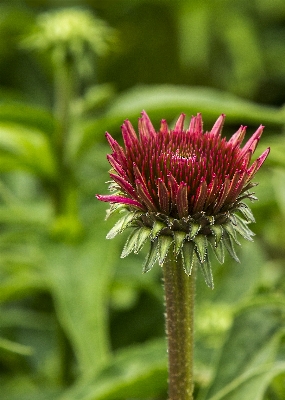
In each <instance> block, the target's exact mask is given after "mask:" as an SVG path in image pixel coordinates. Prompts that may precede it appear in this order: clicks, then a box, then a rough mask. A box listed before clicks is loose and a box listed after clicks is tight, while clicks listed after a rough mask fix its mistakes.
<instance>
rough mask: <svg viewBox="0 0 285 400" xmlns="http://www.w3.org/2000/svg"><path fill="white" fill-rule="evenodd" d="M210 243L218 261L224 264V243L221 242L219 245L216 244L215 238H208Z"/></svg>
mask: <svg viewBox="0 0 285 400" xmlns="http://www.w3.org/2000/svg"><path fill="white" fill-rule="evenodd" d="M208 242H209V243H210V244H211V247H212V249H213V252H214V254H215V256H216V259H217V260H218V261H219V263H220V264H223V263H224V261H225V251H224V246H223V242H222V241H220V242H219V243H217V244H216V242H215V238H214V236H208Z"/></svg>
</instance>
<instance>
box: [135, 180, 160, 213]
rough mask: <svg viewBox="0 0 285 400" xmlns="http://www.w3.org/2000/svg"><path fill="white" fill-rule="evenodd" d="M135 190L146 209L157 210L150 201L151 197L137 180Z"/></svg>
mask: <svg viewBox="0 0 285 400" xmlns="http://www.w3.org/2000/svg"><path fill="white" fill-rule="evenodd" d="M136 191H137V194H138V197H139V198H140V200H141V201H142V202H143V203H144V204H145V206H146V208H147V209H148V210H151V211H155V212H157V211H158V210H157V208H156V206H155V204H154V203H153V201H152V198H151V196H150V194H149V192H148V190H147V188H146V187H145V185H144V184H143V183H142V182H140V181H139V180H136Z"/></svg>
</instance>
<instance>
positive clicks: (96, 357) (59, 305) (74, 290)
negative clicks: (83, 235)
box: [42, 224, 117, 377]
mask: <svg viewBox="0 0 285 400" xmlns="http://www.w3.org/2000/svg"><path fill="white" fill-rule="evenodd" d="M98 230H99V231H100V226H99V225H98V224H97V225H96V227H95V229H94V230H93V231H91V232H90V237H89V238H88V240H86V241H85V242H84V243H83V244H78V245H73V246H72V245H67V244H64V243H62V244H61V243H58V244H57V243H53V242H51V243H50V244H48V243H45V244H44V252H45V254H46V264H45V265H43V267H42V268H43V271H44V272H45V273H46V280H47V283H48V285H49V288H50V292H51V295H52V297H53V300H54V303H55V309H56V312H57V317H58V319H59V322H60V324H61V326H62V328H63V329H64V331H65V333H66V335H67V337H68V339H69V341H70V343H71V346H72V348H73V351H74V353H75V356H76V358H77V361H78V365H79V370H80V371H81V374H83V376H85V377H86V376H88V375H92V376H94V374H95V373H96V371H98V370H99V369H100V367H101V366H102V365H103V364H104V363H105V362H106V361H107V360H108V357H109V355H110V353H109V351H110V349H109V341H108V337H109V334H108V330H109V327H108V321H107V308H108V296H109V293H108V290H109V286H110V281H111V279H112V277H113V267H114V262H113V260H114V258H115V257H116V256H117V250H116V248H115V247H114V245H113V243H115V242H111V241H106V240H105V239H103V240H100V238H99V237H98ZM95 237H96V238H97V239H96V240H94V238H95Z"/></svg>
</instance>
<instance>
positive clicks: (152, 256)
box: [143, 239, 159, 273]
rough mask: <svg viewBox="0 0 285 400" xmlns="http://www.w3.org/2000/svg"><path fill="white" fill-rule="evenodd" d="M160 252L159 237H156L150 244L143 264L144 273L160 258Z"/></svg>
mask: <svg viewBox="0 0 285 400" xmlns="http://www.w3.org/2000/svg"><path fill="white" fill-rule="evenodd" d="M158 254H159V249H158V239H155V240H153V241H152V242H151V244H150V250H149V253H148V255H147V256H146V259H145V262H144V264H143V273H146V272H148V271H150V270H151V269H152V267H153V266H154V264H155V262H156V260H157V258H158Z"/></svg>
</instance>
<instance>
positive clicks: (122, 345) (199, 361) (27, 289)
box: [0, 0, 285, 400]
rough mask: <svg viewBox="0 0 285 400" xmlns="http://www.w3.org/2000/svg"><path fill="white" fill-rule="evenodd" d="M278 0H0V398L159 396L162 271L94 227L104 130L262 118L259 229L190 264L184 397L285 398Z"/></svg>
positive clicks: (162, 387)
mask: <svg viewBox="0 0 285 400" xmlns="http://www.w3.org/2000/svg"><path fill="white" fill-rule="evenodd" d="M284 103H285V2H284V1H283V0H254V1H248V0H212V1H207V0H196V1H189V0H178V1H171V0H94V1H91V0H89V1H88V0H82V1H80V0H77V1H68V0H66V1H62V0H59V1H56V0H53V1H52V0H34V1H33V0H30V1H28V0H26V1H24V0H22V1H21V0H18V1H11V0H9V1H3V0H2V1H1V3H0V173H1V175H0V225H1V229H0V388H1V389H0V392H1V394H0V397H1V400H33V399H34V400H120V399H121V400H126V399H129V400H131V399H132V400H134V399H149V400H151V399H154V400H163V399H166V398H167V359H166V341H165V337H164V305H163V287H162V276H161V270H160V268H159V267H158V266H156V267H155V268H153V270H152V271H151V272H150V273H148V274H146V275H142V270H141V265H142V262H143V259H144V255H145V254H146V251H147V249H145V252H144V254H142V255H137V256H132V255H130V256H128V257H127V258H125V259H120V252H121V250H122V247H123V244H124V240H125V239H126V236H124V235H122V237H120V236H118V237H117V238H116V239H114V240H111V241H109V240H106V239H105V237H106V234H107V232H108V230H109V229H110V228H111V227H112V225H113V224H114V223H115V221H116V218H115V217H111V218H110V219H108V220H107V221H105V220H104V219H105V213H106V208H107V206H106V204H103V203H100V202H98V201H97V200H95V197H94V195H95V193H102V194H103V193H107V184H106V181H107V180H108V170H109V165H108V163H107V161H106V154H107V153H108V152H110V149H109V148H108V146H107V145H106V141H105V137H104V133H105V131H106V130H107V131H109V132H110V133H111V134H112V135H113V136H114V137H116V138H117V139H118V140H119V141H120V126H121V124H122V122H123V120H124V119H126V118H128V119H130V120H131V121H132V123H133V124H134V126H135V127H136V126H137V118H138V117H139V116H140V112H141V111H142V110H143V109H145V110H146V111H147V113H148V114H149V116H150V117H151V119H152V120H153V123H154V125H155V127H156V128H158V127H159V121H160V120H161V119H163V118H166V119H167V120H168V121H169V123H170V124H171V123H173V121H174V120H175V118H177V117H178V116H179V114H180V113H181V112H184V113H186V114H187V118H188V119H189V118H190V117H191V115H195V114H196V113H197V112H201V113H202V115H203V119H204V128H205V130H206V129H210V127H211V126H212V125H213V123H214V122H215V120H216V118H217V117H218V116H219V115H220V114H221V113H225V114H226V115H227V119H226V124H225V127H224V133H225V135H231V134H233V133H234V132H235V131H236V130H237V129H238V127H239V126H240V125H247V126H248V135H250V134H252V133H253V132H254V131H255V130H256V129H257V127H258V126H259V125H260V124H263V125H265V126H266V128H265V131H264V134H263V137H262V140H261V142H260V144H259V147H258V150H257V152H256V153H257V155H259V154H261V152H262V151H263V150H264V149H265V148H266V147H268V146H270V147H271V153H270V156H269V158H268V160H267V161H266V163H265V166H264V167H263V168H262V170H261V171H260V172H259V173H258V176H257V180H258V182H259V185H258V186H257V187H256V188H255V192H256V195H257V197H258V198H259V201H258V202H255V203H253V204H252V209H253V212H254V215H255V217H256V221H257V223H256V224H254V226H252V227H251V228H252V229H253V230H254V232H255V233H256V236H255V240H254V242H253V243H245V241H244V240H243V239H242V238H241V240H240V241H241V243H242V246H241V247H239V250H238V256H239V258H240V260H241V263H240V264H238V263H236V262H235V261H232V260H230V258H229V257H228V258H226V262H225V264H224V265H222V266H221V265H219V264H218V263H216V262H215V261H214V260H213V271H214V281H215V289H214V290H213V291H211V290H210V289H209V288H208V287H206V285H205V283H204V282H203V279H202V278H201V276H200V274H199V273H198V278H197V294H196V303H197V305H196V321H195V324H196V328H195V330H196V347H195V349H196V352H195V382H196V388H195V396H196V397H195V398H197V399H199V400H211V399H212V400H243V399H249V400H251V399H254V400H264V399H265V400H282V399H284V398H285V340H284V332H285V330H284V328H285V280H284V277H285V260H284V257H285V230H284V226H285V133H284V125H285V109H284V106H283V104H284Z"/></svg>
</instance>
